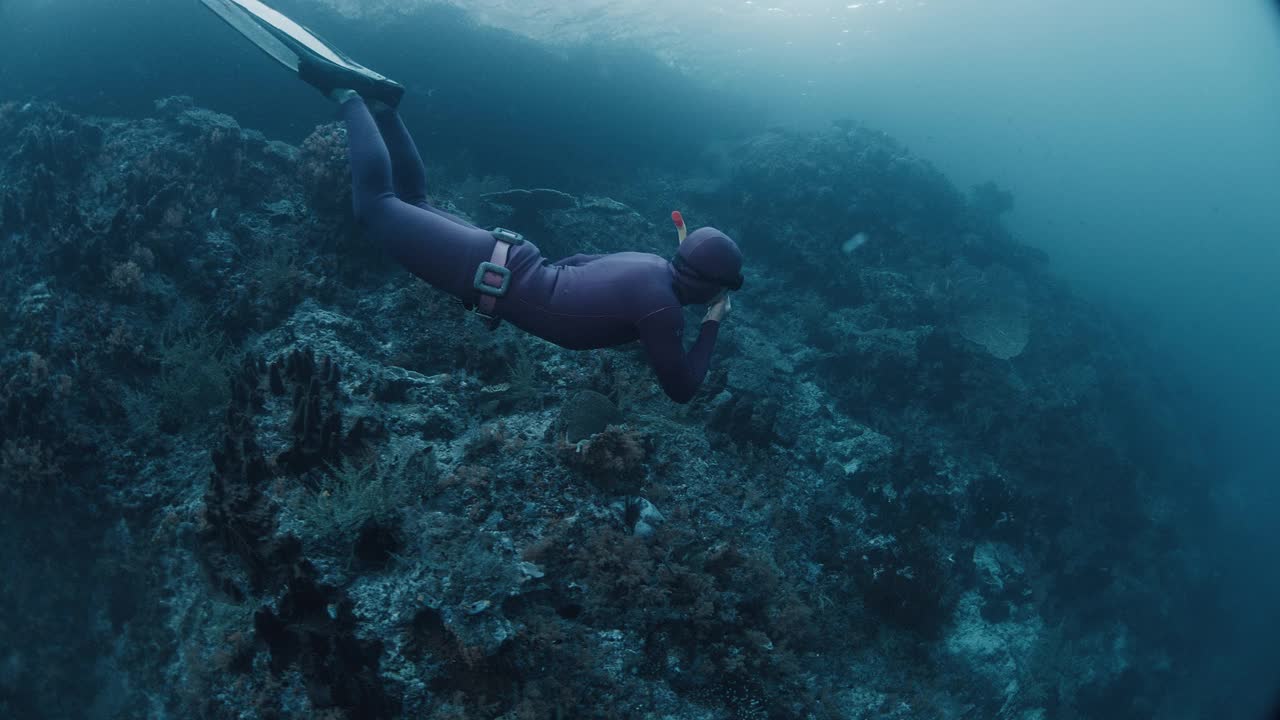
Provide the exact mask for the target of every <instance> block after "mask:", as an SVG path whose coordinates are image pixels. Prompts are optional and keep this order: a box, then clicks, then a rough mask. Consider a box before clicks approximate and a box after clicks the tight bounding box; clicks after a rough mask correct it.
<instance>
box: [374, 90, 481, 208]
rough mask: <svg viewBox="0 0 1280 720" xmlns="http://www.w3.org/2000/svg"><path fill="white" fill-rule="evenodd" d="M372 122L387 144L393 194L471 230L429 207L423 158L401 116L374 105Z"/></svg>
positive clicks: (381, 106) (388, 108)
mask: <svg viewBox="0 0 1280 720" xmlns="http://www.w3.org/2000/svg"><path fill="white" fill-rule="evenodd" d="M372 110H373V119H374V121H375V122H377V123H378V131H379V132H381V133H382V139H383V141H385V142H386V143H387V151H388V152H390V153H391V179H392V180H393V181H394V183H395V188H396V195H399V196H400V199H401V200H404V201H405V202H407V203H409V204H410V205H416V206H417V207H420V208H422V209H423V210H427V211H429V212H433V213H435V214H437V215H440V216H441V217H444V218H447V219H449V220H452V221H454V222H456V223H460V224H463V225H467V226H469V227H474V226H473V225H471V223H469V222H467V221H465V220H463V219H462V218H460V217H457V216H456V215H453V214H451V213H447V212H445V211H443V210H440V209H439V208H436V207H434V206H433V205H431V201H429V200H428V199H427V170H426V167H425V166H424V165H423V163H422V155H421V154H419V152H418V146H417V145H416V144H415V143H414V142H413V136H412V135H410V134H409V128H407V127H405V125H404V120H402V119H401V118H400V113H398V112H396V109H395V108H393V107H391V106H390V105H384V104H382V103H375V105H374V107H373V108H372Z"/></svg>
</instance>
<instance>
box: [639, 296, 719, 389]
mask: <svg viewBox="0 0 1280 720" xmlns="http://www.w3.org/2000/svg"><path fill="white" fill-rule="evenodd" d="M639 328H640V342H641V343H643V344H644V349H645V353H646V354H647V355H648V356H649V364H650V365H652V366H653V372H654V373H655V374H656V375H657V377H658V384H659V385H661V386H662V390H663V392H665V393H666V394H667V396H668V397H670V398H671V399H672V400H675V401H676V402H678V403H687V402H689V401H690V400H692V399H693V396H694V395H696V394H697V392H698V388H699V387H701V385H702V381H703V379H704V378H705V377H706V376H707V368H708V367H710V365H711V351H712V349H713V348H715V345H716V335H717V334H718V333H719V331H720V323H719V322H718V321H715V320H707V321H704V322H703V323H702V327H701V329H700V331H699V332H698V339H697V341H696V342H694V344H693V347H692V348H690V349H689V351H688V352H687V353H686V352H685V350H684V343H683V342H682V339H683V336H684V313H683V311H681V309H680V308H679V307H675V306H672V307H666V308H663V309H662V310H659V311H657V312H655V313H653V314H651V315H649V316H648V317H646V318H644V319H643V320H641V321H640V323H639Z"/></svg>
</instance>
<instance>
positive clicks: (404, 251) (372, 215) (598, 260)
mask: <svg viewBox="0 0 1280 720" xmlns="http://www.w3.org/2000/svg"><path fill="white" fill-rule="evenodd" d="M342 113H343V117H344V119H345V120H346V124H347V133H348V148H349V154H350V158H351V174H352V185H353V194H354V204H355V216H356V219H357V221H358V222H359V223H360V224H361V226H362V227H363V229H364V230H365V232H366V233H367V234H368V235H369V236H370V237H372V238H373V239H374V240H375V241H376V242H378V243H379V244H381V245H382V246H383V247H384V248H386V249H387V251H388V252H389V253H390V254H391V255H392V257H394V258H395V259H396V260H398V261H399V262H400V263H401V264H402V265H404V266H405V267H406V268H408V269H409V271H411V272H412V273H413V274H415V275H417V276H418V277H420V278H422V279H423V280H426V281H427V282H429V283H431V284H432V285H434V286H435V287H437V288H440V289H441V290H444V291H446V292H448V293H451V294H452V295H454V296H455V297H457V298H459V299H461V300H462V301H463V302H465V303H468V304H472V303H474V302H476V300H477V299H478V297H479V293H478V292H477V291H476V290H475V288H474V287H473V284H472V283H473V282H474V279H475V273H476V268H477V267H478V266H479V264H480V263H481V262H484V261H487V260H489V259H490V257H491V255H492V253H493V248H494V243H495V242H496V241H495V239H494V237H493V235H492V234H490V233H489V232H488V231H486V230H482V229H480V228H478V227H476V226H474V225H472V224H470V223H468V222H466V221H464V220H462V219H461V218H458V217H456V216H454V215H451V214H449V213H446V212H443V211H441V210H439V209H437V208H434V207H432V206H431V205H430V204H429V203H428V202H427V196H426V172H425V170H424V168H423V165H422V160H421V158H420V157H419V156H418V151H417V148H416V147H415V146H414V143H413V139H412V138H410V136H409V133H408V131H407V130H406V129H405V126H404V123H403V122H402V121H401V120H400V116H399V115H398V114H397V113H396V112H395V111H394V110H391V109H386V110H380V111H379V112H378V113H377V114H376V119H375V115H374V114H373V113H370V111H369V109H368V107H367V106H366V105H365V103H364V101H363V100H361V99H360V98H353V99H350V100H348V101H346V102H345V103H344V104H343V106H342ZM516 229H517V230H518V229H519V228H516ZM507 267H508V268H509V269H510V270H511V284H510V287H509V289H508V291H507V293H506V295H505V296H504V297H502V298H500V299H498V301H497V305H496V308H495V311H494V312H495V314H496V315H497V316H498V317H500V318H501V319H502V320H505V321H507V322H509V323H511V324H512V325H515V326H516V327H519V328H520V329H522V330H525V331H527V332H530V333H532V334H534V335H537V336H538V337H541V338H544V339H546V340H549V341H551V342H553V343H555V344H557V345H560V346H562V347H566V348H571V349H574V350H585V349H589V348H604V347H612V346H616V345H623V344H625V343H629V342H634V341H636V340H639V341H640V342H642V343H643V344H644V348H645V351H646V353H647V354H648V358H649V362H650V364H652V366H653V369H654V372H655V373H656V374H657V378H658V382H659V384H661V386H662V389H663V390H664V391H666V393H667V395H668V396H670V397H671V398H672V399H673V400H675V401H677V402H682V403H683V402H688V401H689V400H690V399H691V398H692V397H693V396H694V394H695V393H696V392H697V390H698V386H699V385H701V384H702V380H703V378H704V377H705V375H706V372H707V366H708V365H709V363H710V360H711V350H712V348H713V347H714V345H715V341H716V334H717V331H718V328H719V323H718V322H716V321H705V322H703V323H702V328H701V331H700V332H699V333H698V339H697V341H696V342H694V344H693V347H692V349H691V350H689V351H688V352H687V353H686V352H685V349H684V345H683V338H684V326H685V322H684V313H683V311H682V310H681V307H682V305H684V304H692V303H696V302H707V301H708V300H710V299H711V297H712V296H713V295H714V294H715V292H717V291H718V289H717V288H715V287H708V286H707V285H705V284H699V283H698V282H696V281H692V280H690V279H688V278H686V277H684V275H683V274H682V273H680V272H677V271H676V269H675V267H674V266H673V265H672V263H671V262H670V261H668V260H667V259H666V258H663V257H660V256H658V255H653V254H650V253H637V252H622V253H612V254H609V255H574V256H572V257H568V258H565V259H563V260H560V261H559V262H555V263H551V262H549V261H547V260H545V259H544V258H543V257H542V253H541V252H540V251H539V250H538V248H537V246H535V245H534V244H533V243H530V242H525V243H523V244H520V245H516V246H513V247H512V248H511V251H510V255H509V257H508V260H507Z"/></svg>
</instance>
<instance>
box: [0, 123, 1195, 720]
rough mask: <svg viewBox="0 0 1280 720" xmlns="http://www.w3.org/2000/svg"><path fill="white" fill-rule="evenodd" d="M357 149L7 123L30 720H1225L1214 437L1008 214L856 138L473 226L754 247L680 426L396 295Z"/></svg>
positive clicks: (814, 142)
mask: <svg viewBox="0 0 1280 720" xmlns="http://www.w3.org/2000/svg"><path fill="white" fill-rule="evenodd" d="M343 143H344V140H343V136H342V132H341V129H340V128H339V127H337V126H332V125H329V126H322V127H321V128H319V129H318V130H317V131H316V132H315V133H314V134H313V135H311V136H310V138H309V139H308V140H307V141H306V142H305V143H304V144H303V147H302V148H293V147H290V146H288V145H285V144H283V143H279V142H274V141H269V140H267V139H266V138H264V137H262V136H261V134H259V133H256V132H254V131H252V130H248V129H245V128H242V127H240V125H239V123H237V122H236V121H235V120H234V119H232V118H230V117H227V116H225V115H220V114H217V113H212V112H209V111H206V110H203V109H201V108H199V107H197V106H196V105H195V104H194V103H193V102H192V101H191V100H190V99H186V98H173V99H169V100H165V101H162V102H161V103H159V104H158V105H157V110H156V114H155V117H154V118H150V119H145V120H137V121H122V120H112V119H103V118H87V117H77V116H75V115H73V114H71V113H68V112H66V111H64V110H62V109H59V108H57V107H55V106H52V105H48V104H43V103H38V102H37V103H29V104H24V105H13V104H5V105H3V106H0V263H2V264H3V266H4V267H5V272H4V273H3V274H0V294H3V302H0V515H3V518H2V520H3V521H2V522H0V538H2V539H4V540H5V542H3V543H0V548H2V549H0V636H3V637H4V638H6V641H7V642H6V643H5V644H4V646H3V648H0V714H3V715H5V716H9V717H23V716H27V717H31V716H34V714H37V713H38V714H39V715H41V716H43V717H49V718H71V717H84V716H85V715H86V713H87V712H88V711H87V710H86V708H93V710H92V713H90V714H92V715H93V716H96V717H118V718H143V717H161V716H164V717H200V718H231V717H236V718H289V717H323V718H393V717H415V718H432V719H443V718H459V717H467V718H555V717H583V718H585V717H620V718H646V717H652V718H691V719H698V720H721V719H728V718H828V717H831V718H834V717H840V718H901V719H905V718H919V717H930V718H934V717H936V718H961V717H989V718H1019V719H1021V720H1031V719H1034V718H1040V719H1042V720H1048V719H1049V718H1054V719H1059V720H1070V719H1072V718H1086V717H1087V718H1148V717H1167V718H1184V717H1194V716H1195V713H1196V711H1197V708H1195V705H1194V703H1193V702H1191V701H1190V700H1188V699H1187V698H1186V696H1185V695H1180V694H1179V690H1180V688H1183V687H1185V686H1186V683H1185V680H1186V679H1187V676H1188V674H1189V672H1190V670H1189V668H1193V667H1195V665H1194V663H1195V662H1196V657H1195V656H1196V654H1197V650H1196V647H1197V645H1196V643H1195V642H1194V641H1193V640H1192V639H1191V638H1192V635H1193V631H1192V629H1191V628H1193V626H1194V622H1191V620H1192V619H1193V618H1194V613H1193V607H1194V606H1193V605H1192V604H1191V601H1190V600H1189V598H1195V597H1205V596H1207V595H1209V594H1211V593H1212V592H1213V588H1212V582H1211V578H1212V575H1211V574H1210V573H1209V572H1207V571H1206V570H1205V569H1204V568H1203V567H1200V566H1199V565H1197V562H1198V560H1197V558H1200V557H1202V556H1201V555H1199V554H1197V553H1196V544H1195V537H1194V536H1193V535H1192V534H1191V533H1190V531H1189V530H1188V528H1194V527H1204V526H1205V525H1206V524H1207V523H1209V519H1208V518H1206V517H1205V512H1206V510H1205V508H1206V506H1207V505H1208V503H1207V502H1206V490H1205V484H1204V482H1203V481H1202V480H1200V479H1199V478H1201V477H1203V476H1204V474H1205V473H1206V472H1207V471H1206V464H1207V463H1206V460H1205V457H1206V456H1205V455H1204V454H1202V453H1201V451H1200V449H1199V444H1198V439H1197V436H1196V433H1195V431H1194V428H1195V424H1194V422H1193V420H1192V419H1193V418H1194V413H1193V412H1190V411H1189V409H1188V408H1186V407H1183V406H1180V405H1178V404H1177V403H1176V401H1175V400H1174V399H1173V398H1172V396H1171V395H1170V394H1169V393H1168V392H1166V391H1165V390H1163V389H1162V385H1161V383H1162V382H1164V380H1162V379H1161V378H1159V377H1157V376H1156V375H1155V374H1154V373H1155V371H1154V370H1153V368H1154V367H1156V364H1155V363H1151V362H1149V356H1148V353H1149V352H1150V351H1149V350H1147V349H1144V347H1143V346H1142V344H1141V343H1140V342H1139V341H1138V340H1137V339H1135V338H1133V337H1131V336H1130V335H1129V334H1128V333H1125V332H1121V331H1120V330H1119V329H1118V326H1117V325H1116V324H1115V323H1114V322H1113V321H1111V320H1110V319H1108V318H1107V317H1106V316H1105V315H1104V314H1102V313H1101V312H1100V311H1098V310H1097V309H1095V308H1092V307H1090V306H1089V305H1087V304H1086V303H1083V302H1082V301H1080V300H1079V299H1077V298H1075V297H1074V296H1073V295H1072V294H1071V293H1070V291H1069V290H1068V289H1067V288H1065V287H1064V286H1063V284H1062V283H1061V282H1060V281H1058V280H1057V279H1055V278H1054V276H1053V275H1052V274H1051V273H1050V271H1049V268H1048V265H1047V260H1046V258H1044V256H1043V255H1042V254H1041V253H1039V252H1037V251H1035V250H1034V249H1032V248H1030V247H1028V246H1026V245H1024V244H1022V243H1020V242H1019V241H1018V240H1017V239H1015V238H1014V237H1013V236H1012V235H1011V234H1010V233H1009V232H1008V231H1007V230H1006V229H1004V227H1003V226H1002V225H1001V223H1000V219H999V218H1000V215H1001V214H1002V213H1003V212H1005V211H1007V209H1008V207H1009V206H1010V203H1011V202H1012V198H1011V197H1009V196H1008V195H1007V193H1005V191H1003V190H1000V189H999V188H996V187H995V186H983V187H980V188H978V189H975V191H974V192H973V193H971V194H969V195H967V196H966V195H965V194H962V193H960V192H959V191H957V190H956V189H955V188H954V187H952V185H951V184H950V183H949V182H948V181H947V179H946V178H945V177H943V176H942V175H941V174H939V173H938V172H937V171H936V170H934V169H933V168H932V167H931V166H930V165H929V164H928V163H927V162H925V161H924V160H922V159H920V158H918V157H916V156H914V155H912V154H911V153H910V152H908V151H907V150H906V148H904V147H902V146H901V145H899V144H898V143H896V142H894V141H893V140H892V139H891V138H889V137H887V136H886V135H884V134H882V133H878V132H875V131H872V130H869V129H866V128H864V127H861V126H857V125H853V124H846V125H843V126H833V127H831V128H827V129H825V130H819V131H813V132H805V133H800V132H785V131H771V132H768V133H765V134H762V135H759V136H757V137H754V138H752V139H750V140H748V141H745V142H743V143H742V144H741V145H740V146H739V147H737V148H735V149H734V150H733V151H732V152H731V153H729V154H728V156H727V157H728V159H727V160H726V161H725V162H724V163H723V164H722V169H721V171H720V172H719V173H717V174H716V175H715V176H714V177H710V176H709V177H705V178H682V179H677V178H663V177H657V178H651V179H649V180H647V181H645V182H640V181H637V182H636V183H635V184H633V185H626V186H619V187H617V188H611V194H613V195H614V197H613V198H605V197H591V196H580V197H574V196H570V195H567V194H565V193H561V192H559V191H554V190H545V189H544V190H536V191H502V192H501V193H499V194H495V195H489V196H486V198H485V202H483V203H481V204H480V205H479V206H478V208H479V210H478V212H479V213H480V214H482V215H484V214H487V215H486V217H485V218H484V220H485V222H488V223H493V224H502V225H505V226H510V227H512V228H513V229H515V230H518V231H521V232H524V233H526V234H527V235H529V236H530V237H531V238H534V239H535V241H536V242H538V243H539V245H540V246H541V247H542V248H543V250H544V252H545V253H546V254H547V255H548V256H551V257H552V259H555V258H557V257H559V256H562V255H568V254H571V253H576V252H584V253H590V252H610V251H617V250H640V251H649V252H655V253H660V254H664V255H665V254H669V253H670V251H671V249H672V247H673V244H674V239H673V238H674V235H673V234H672V233H670V232H667V231H665V230H659V227H660V226H661V227H665V217H666V215H667V213H668V212H669V211H670V209H671V208H672V207H680V208H681V209H682V210H684V211H685V216H686V217H687V218H688V219H689V221H690V222H691V223H693V224H715V225H717V226H719V227H721V228H722V229H724V230H726V231H728V232H729V233H730V234H731V235H733V236H735V237H736V238H737V239H738V240H739V241H740V244H741V245H742V247H743V249H744V251H745V253H746V257H747V258H748V262H747V270H746V274H747V282H746V286H745V287H744V289H743V291H742V293H741V295H740V300H741V302H737V303H735V311H734V312H733V314H732V315H731V316H730V317H729V318H728V320H727V322H726V323H725V324H724V326H723V328H722V330H721V333H720V340H719V346H718V347H717V349H716V353H715V358H714V362H713V367H712V369H711V371H710V373H709V375H708V378H707V381H706V383H705V385H704V387H703V388H702V390H701V392H700V395H699V397H698V398H697V399H696V400H695V402H694V403H692V404H690V405H688V406H676V405H674V404H672V403H670V402H669V401H668V400H667V399H666V398H665V396H664V395H663V393H662V392H661V390H660V389H659V388H658V387H657V386H656V384H655V383H654V380H653V376H652V373H651V372H650V370H649V368H648V367H647V366H646V364H645V360H644V356H643V353H640V352H636V351H634V349H633V348H627V347H623V348H619V349H614V350H609V351H602V352H600V353H572V352H567V351H563V350H561V349H559V348H556V347H553V346H551V345H548V344H546V343H543V342H541V341H539V340H537V339H534V338H529V337H525V336H522V335H520V334H519V333H518V332H517V331H516V330H514V329H513V328H510V327H503V328H501V329H499V330H498V331H497V332H494V333H490V332H488V331H487V330H486V329H484V328H483V327H482V326H481V325H479V324H477V323H472V322H469V320H468V318H467V317H466V316H465V315H464V314H463V313H462V312H461V311H459V310H458V309H457V305H456V302H451V301H450V300H449V299H448V298H446V297H444V296H442V295H440V294H438V293H435V292H434V291H433V290H431V289H430V288H426V287H424V286H422V285H421V284H420V283H418V282H417V281H416V280H415V279H413V278H412V277H411V276H409V275H408V274H407V273H404V272H403V271H401V270H400V269H398V268H396V267H394V266H393V265H392V264H391V263H390V262H389V261H388V260H387V259H386V258H383V257H382V256H381V255H380V254H379V253H378V252H377V250H376V248H371V247H369V246H368V244H367V243H365V242H363V239H362V238H360V237H359V235H358V233H357V232H356V231H355V228H354V226H353V223H352V222H351V219H350V216H349V213H350V210H349V196H348V195H347V194H346V193H347V192H348V191H347V190H346V180H347V178H346V174H345V168H344V167H343V163H342V147H343ZM448 191H449V188H443V189H442V192H443V194H444V195H446V196H447V195H448ZM455 209H456V208H455ZM690 321H691V322H696V321H697V317H696V316H694V315H692V314H691V316H690ZM55 570H56V572H55ZM18 618H21V622H19V621H18V620H17V619H18Z"/></svg>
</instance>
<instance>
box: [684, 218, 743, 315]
mask: <svg viewBox="0 0 1280 720" xmlns="http://www.w3.org/2000/svg"><path fill="white" fill-rule="evenodd" d="M671 266H672V271H673V273H674V277H675V286H676V294H677V295H679V296H680V301H681V302H682V303H684V304H686V305H693V304H703V303H707V302H710V301H711V300H712V298H714V297H715V296H716V295H719V294H720V293H721V291H723V290H737V289H738V288H740V287H742V251H741V250H739V249H738V244H737V243H735V242H734V241H733V240H732V239H731V238H730V237H729V236H728V235H725V234H724V233H722V232H720V231H719V230H717V229H715V228H713V227H704V228H698V229H697V230H694V231H693V232H691V233H689V236H688V237H686V238H685V239H684V242H681V243H680V249H678V250H676V255H675V257H674V258H672V260H671Z"/></svg>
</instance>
